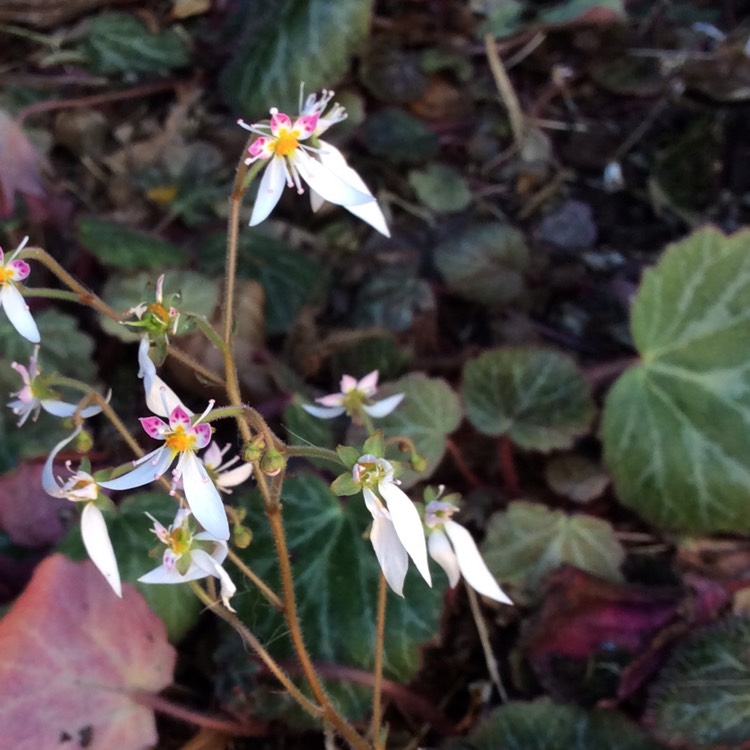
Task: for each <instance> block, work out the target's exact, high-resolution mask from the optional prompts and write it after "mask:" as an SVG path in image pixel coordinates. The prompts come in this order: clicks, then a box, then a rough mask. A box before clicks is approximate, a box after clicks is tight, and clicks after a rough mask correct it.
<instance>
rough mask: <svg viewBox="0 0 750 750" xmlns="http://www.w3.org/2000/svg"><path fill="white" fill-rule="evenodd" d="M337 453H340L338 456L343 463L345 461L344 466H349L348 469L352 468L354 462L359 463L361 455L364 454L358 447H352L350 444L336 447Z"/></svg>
mask: <svg viewBox="0 0 750 750" xmlns="http://www.w3.org/2000/svg"><path fill="white" fill-rule="evenodd" d="M336 453H338V456H339V458H340V459H341V463H343V464H344V466H346V467H347V469H351V468H352V467H353V466H354V464H356V463H357V461H358V460H359V457H360V456H361V455H362V452H361V451H359V450H357V449H356V448H352V447H351V446H349V445H339V446H338V447H337V448H336Z"/></svg>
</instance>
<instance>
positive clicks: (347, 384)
mask: <svg viewBox="0 0 750 750" xmlns="http://www.w3.org/2000/svg"><path fill="white" fill-rule="evenodd" d="M377 392H378V371H377V370H373V371H372V372H371V373H369V374H368V375H365V376H364V377H363V378H362V379H361V380H357V379H356V378H353V377H352V376H351V375H344V376H343V377H342V378H341V392H340V393H330V394H328V395H327V396H321V397H320V398H316V399H315V400H316V401H317V402H318V403H319V404H322V406H314V405H313V404H302V408H303V409H304V410H305V411H306V412H308V414H312V415H313V416H314V417H320V418H321V419H333V418H334V417H338V416H340V415H341V414H344V413H345V412H346V413H347V414H349V416H356V414H357V412H359V411H360V410H362V411H364V412H365V413H366V414H368V415H369V416H371V417H375V418H378V417H385V416H387V415H388V414H390V413H391V412H392V411H393V410H394V409H395V408H396V407H397V406H398V405H399V404H400V403H401V401H403V398H404V394H403V393H397V394H395V395H394V396H389V397H388V398H384V399H383V400H382V401H377V402H375V403H371V399H372V397H373V396H374V395H375V394H376V393H377Z"/></svg>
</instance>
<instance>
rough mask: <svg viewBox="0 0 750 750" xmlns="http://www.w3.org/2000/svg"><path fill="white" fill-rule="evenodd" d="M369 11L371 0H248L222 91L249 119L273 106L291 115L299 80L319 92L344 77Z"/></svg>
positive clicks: (364, 27)
mask: <svg viewBox="0 0 750 750" xmlns="http://www.w3.org/2000/svg"><path fill="white" fill-rule="evenodd" d="M370 11H371V2H370V0H337V1H336V2H335V3H332V2H328V0H279V1H278V2H274V3H273V4H271V5H269V4H268V3H265V2H260V0H253V2H249V3H248V12H247V15H246V22H247V28H246V33H244V34H243V36H242V39H241V40H240V41H239V42H238V43H237V44H236V52H235V54H234V57H233V58H232V61H231V62H230V64H229V65H228V66H227V68H226V69H225V70H224V73H223V76H222V81H221V83H222V89H223V91H224V95H225V96H226V98H227V100H228V101H229V102H230V103H231V104H232V105H233V106H234V107H236V108H237V109H238V110H240V111H242V112H244V113H245V114H246V115H247V116H248V117H251V118H256V117H263V116H264V115H267V112H268V109H269V107H278V108H279V109H280V110H281V111H282V112H284V111H288V112H289V114H290V115H291V116H293V115H294V113H295V112H296V110H297V102H298V99H299V84H300V81H304V82H305V83H306V87H307V91H315V90H317V89H321V88H323V87H324V86H331V85H332V84H335V83H336V82H337V81H339V80H340V79H341V78H342V77H343V75H344V73H345V72H346V69H347V67H348V65H349V58H350V56H351V55H352V54H353V52H354V51H355V50H356V49H357V48H358V47H359V45H360V44H361V42H362V40H363V39H364V37H365V34H366V33H367V27H368V25H369V20H370Z"/></svg>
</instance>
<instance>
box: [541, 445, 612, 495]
mask: <svg viewBox="0 0 750 750" xmlns="http://www.w3.org/2000/svg"><path fill="white" fill-rule="evenodd" d="M544 478H545V479H546V480H547V484H548V485H549V486H550V487H551V488H552V489H553V490H554V491H555V492H557V493H558V494H559V495H562V496H563V497H567V498H569V499H571V500H575V501H576V502H577V503H588V502H590V501H591V500H593V499H594V498H597V497H599V496H600V495H601V494H602V492H604V490H605V489H606V488H607V485H608V484H609V482H610V477H609V474H607V472H605V471H604V470H603V469H602V468H601V467H600V466H599V464H597V463H595V462H594V461H592V460H591V459H589V458H586V457H585V456H580V455H578V454H576V453H564V454H561V455H557V456H554V457H553V458H552V459H550V461H549V463H548V464H547V465H546V466H545V467H544Z"/></svg>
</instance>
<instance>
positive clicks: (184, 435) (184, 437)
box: [164, 424, 195, 453]
mask: <svg viewBox="0 0 750 750" xmlns="http://www.w3.org/2000/svg"><path fill="white" fill-rule="evenodd" d="M164 443H165V445H166V446H167V448H169V450H171V451H173V452H174V453H184V452H185V451H187V450H190V449H191V448H192V447H193V444H194V443H195V435H193V433H192V432H186V431H185V428H184V427H183V426H182V425H181V424H180V425H177V427H175V428H174V430H173V431H172V433H171V434H170V435H168V436H167V438H166V440H165V441H164Z"/></svg>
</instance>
